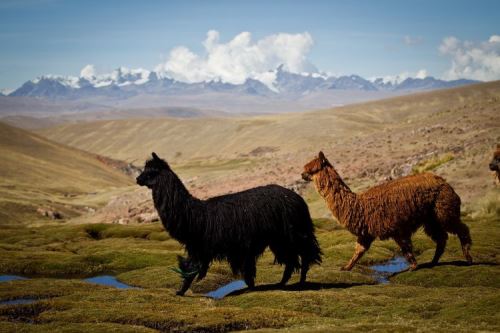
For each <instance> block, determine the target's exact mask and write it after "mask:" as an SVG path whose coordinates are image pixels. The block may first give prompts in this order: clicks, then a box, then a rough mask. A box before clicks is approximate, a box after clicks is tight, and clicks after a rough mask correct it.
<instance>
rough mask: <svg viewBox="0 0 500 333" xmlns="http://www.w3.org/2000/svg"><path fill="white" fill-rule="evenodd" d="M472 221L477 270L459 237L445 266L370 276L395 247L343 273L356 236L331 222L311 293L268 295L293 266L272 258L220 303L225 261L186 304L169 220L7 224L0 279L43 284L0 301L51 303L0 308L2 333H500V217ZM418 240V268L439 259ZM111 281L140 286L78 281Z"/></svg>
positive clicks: (6, 287) (0, 240)
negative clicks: (466, 260) (216, 293)
mask: <svg viewBox="0 0 500 333" xmlns="http://www.w3.org/2000/svg"><path fill="white" fill-rule="evenodd" d="M487 205H489V203H487ZM476 207H480V203H478V206H476ZM473 215H474V214H471V213H469V214H467V215H464V222H465V223H467V224H468V225H469V226H470V228H471V234H472V238H473V241H474V246H473V250H472V251H473V252H472V253H473V256H474V259H475V262H476V264H475V265H473V266H464V265H462V263H463V258H462V254H461V250H460V246H459V242H458V240H457V239H456V237H451V238H450V240H449V242H448V246H447V249H446V252H445V254H444V256H443V258H442V260H441V261H442V263H443V264H442V265H439V266H437V267H434V268H425V266H423V267H422V268H420V269H418V270H417V271H415V272H404V273H400V274H397V275H396V276H394V277H392V278H391V284H389V285H377V284H374V280H373V278H372V277H371V276H370V271H369V268H368V267H369V265H370V264H371V263H374V262H380V261H384V260H387V259H389V258H391V257H392V256H393V255H394V254H395V253H396V252H397V248H396V245H395V244H394V242H392V241H376V242H375V243H374V245H373V247H372V248H371V249H370V251H369V252H368V253H367V255H366V256H365V257H363V258H362V259H361V261H360V263H359V265H357V266H356V267H355V268H354V270H353V271H352V272H343V271H340V269H339V268H340V267H341V266H342V265H343V264H345V262H346V261H347V260H348V259H349V257H350V256H351V254H352V251H353V249H354V236H352V235H351V234H349V233H348V232H347V231H345V230H344V229H342V228H341V227H339V226H338V225H336V224H335V223H334V222H333V221H332V220H330V219H317V220H315V224H316V227H317V236H318V239H319V241H320V244H321V247H322V249H323V251H324V253H325V255H324V258H323V259H324V262H323V264H322V265H321V266H315V267H313V268H312V269H311V271H310V273H309V276H308V280H309V281H310V282H311V283H310V284H309V285H308V287H307V288H305V290H297V289H296V288H294V286H293V284H294V283H296V282H297V276H296V275H294V277H293V278H292V281H291V283H292V286H291V287H290V288H286V289H284V290H279V289H276V288H272V287H269V286H270V285H271V284H273V283H276V282H278V281H279V279H280V277H281V274H282V271H283V268H282V267H279V266H277V265H274V264H273V257H272V255H271V254H270V253H269V252H266V253H265V254H264V256H263V257H262V258H261V259H260V260H259V262H258V268H257V281H256V282H257V286H258V288H257V291H254V292H244V293H242V294H240V295H235V296H229V297H226V298H225V299H223V300H220V301H215V300H211V299H208V298H205V297H203V294H204V293H206V292H208V291H210V290H213V289H215V288H217V287H219V286H221V285H223V284H225V283H227V282H229V281H231V280H233V279H234V277H232V276H231V274H230V270H229V268H228V265H227V264H226V263H214V264H213V265H212V267H211V269H210V270H209V274H208V276H207V277H206V278H205V279H204V280H202V281H201V282H196V283H194V284H193V287H192V290H191V291H189V292H188V294H187V296H186V297H177V296H175V295H174V293H175V290H176V288H177V287H178V286H179V284H180V278H179V276H178V274H176V273H175V272H173V271H172V270H171V269H170V267H173V266H175V265H176V256H177V255H178V254H182V253H183V250H182V248H181V247H180V246H179V244H178V243H177V242H176V241H174V240H172V239H170V238H169V237H168V236H167V234H166V233H165V232H164V231H163V228H162V226H161V225H160V224H158V223H156V224H150V225H134V226H123V225H112V224H91V225H90V224H83V225H69V224H67V225H46V226H44V227H28V226H23V227H19V226H11V227H9V226H6V227H4V228H2V229H1V230H0V271H1V272H2V273H9V274H20V275H28V276H34V277H43V278H35V279H31V280H25V281H12V282H3V283H0V300H9V299H16V298H37V299H40V301H38V302H37V303H34V304H25V305H0V331H20V332H48V331H51V332H74V331H86V332H102V331H111V332H112V331H116V332H127V331H130V332H136V331H137V332H152V331H158V330H159V331H172V330H175V331H190V332H226V331H235V330H243V329H245V330H246V329H249V330H253V329H255V330H258V331H259V332H263V331H274V330H276V329H282V328H286V329H287V330H288V331H291V332H304V331H305V332H322V331H334V330H335V331H340V332H354V331H375V332H376V331H380V332H385V331H395V332H398V331H401V332H407V331H444V332H447V331H449V332H467V331H478V330H484V331H498V330H499V329H500V315H499V313H498V307H499V306H500V292H499V291H500V290H499V288H500V266H499V265H500V260H499V255H500V247H499V246H498V244H499V235H500V233H499V232H500V223H499V222H500V217H499V215H493V214H489V215H481V216H473ZM413 239H414V247H415V253H416V254H417V260H418V261H419V263H420V264H423V263H425V262H428V261H430V259H431V258H432V255H433V252H434V244H433V243H432V241H431V240H430V239H429V238H428V237H426V236H425V235H424V234H423V233H421V232H418V233H417V234H416V235H415V236H414V238H413ZM104 273H106V274H114V275H116V276H117V277H118V279H119V280H120V281H123V282H125V283H128V284H130V285H133V286H137V287H140V288H141V289H134V290H117V289H114V288H111V287H104V286H94V285H90V284H87V283H84V282H82V281H80V280H79V278H80V277H87V276H93V275H99V274H104ZM62 277H64V278H62ZM259 286H260V287H259ZM262 286H264V287H262ZM265 286H268V287H265ZM259 288H260V289H259Z"/></svg>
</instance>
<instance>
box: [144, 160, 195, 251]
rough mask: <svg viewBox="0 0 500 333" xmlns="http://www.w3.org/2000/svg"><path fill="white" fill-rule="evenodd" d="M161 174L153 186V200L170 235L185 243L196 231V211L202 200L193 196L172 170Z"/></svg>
mask: <svg viewBox="0 0 500 333" xmlns="http://www.w3.org/2000/svg"><path fill="white" fill-rule="evenodd" d="M164 172H168V174H163V175H160V176H159V179H158V183H157V184H156V186H155V187H154V188H153V201H154V205H155V208H156V210H157V211H158V214H159V216H160V218H161V221H162V223H163V225H164V226H165V229H167V231H168V232H169V233H170V235H171V236H172V237H173V238H175V239H177V240H178V241H180V242H181V243H185V240H186V238H187V237H189V234H191V233H192V232H195V230H194V229H195V228H196V221H194V218H192V216H193V215H194V214H193V213H194V211H195V210H196V209H199V208H200V207H201V206H202V201H201V200H199V199H197V198H195V197H193V196H192V195H191V194H190V193H189V191H188V190H187V188H186V187H185V186H184V184H182V182H181V180H180V179H179V178H178V177H177V175H176V174H175V173H174V172H173V171H171V170H168V171H164Z"/></svg>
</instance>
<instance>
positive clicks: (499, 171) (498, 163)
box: [490, 144, 500, 185]
mask: <svg viewBox="0 0 500 333" xmlns="http://www.w3.org/2000/svg"><path fill="white" fill-rule="evenodd" d="M490 170H491V171H495V173H496V175H495V176H496V177H495V181H496V183H497V185H500V144H499V145H497V150H496V151H495V152H494V153H493V159H492V160H491V162H490Z"/></svg>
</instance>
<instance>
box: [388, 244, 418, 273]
mask: <svg viewBox="0 0 500 333" xmlns="http://www.w3.org/2000/svg"><path fill="white" fill-rule="evenodd" d="M394 240H395V241H396V243H398V245H399V247H400V248H401V252H403V255H404V256H405V258H406V260H408V262H409V263H410V270H411V271H412V270H414V269H415V268H417V260H416V259H415V256H414V255H413V245H412V243H411V238H409V237H408V238H406V237H405V238H399V237H395V238H394Z"/></svg>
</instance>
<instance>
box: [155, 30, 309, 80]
mask: <svg viewBox="0 0 500 333" xmlns="http://www.w3.org/2000/svg"><path fill="white" fill-rule="evenodd" d="M313 43H314V42H313V39H312V37H311V35H310V34H309V33H307V32H304V33H298V34H287V33H278V34H274V35H269V36H267V37H264V38H262V39H260V40H257V41H252V35H251V34H250V33H249V32H242V33H240V34H238V35H236V36H235V37H234V38H233V39H231V40H230V41H228V42H227V43H223V42H221V41H220V35H219V32H217V31H215V30H210V31H208V33H207V37H206V39H205V40H204V41H203V43H202V44H203V46H204V52H203V54H196V53H194V52H193V51H191V50H190V49H188V48H186V47H184V46H178V47H175V48H174V49H172V50H171V52H170V54H169V57H168V59H167V60H166V61H165V62H164V63H162V64H159V65H158V66H157V67H156V69H155V70H156V71H157V72H159V73H160V74H161V75H162V76H168V77H171V78H174V79H176V80H179V81H184V82H200V81H210V80H221V81H223V82H228V83H233V84H241V83H243V82H245V80H246V79H247V78H254V79H257V80H260V81H262V82H263V83H264V84H266V85H267V86H269V87H272V82H273V81H274V78H273V75H274V74H272V73H271V72H270V71H272V70H274V69H276V67H278V66H279V65H281V64H283V65H284V68H285V69H286V70H288V71H290V72H293V73H301V72H315V71H316V68H315V67H314V66H313V65H312V64H311V63H310V62H309V61H308V60H307V55H308V53H309V51H310V49H311V47H312V46H313Z"/></svg>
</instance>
